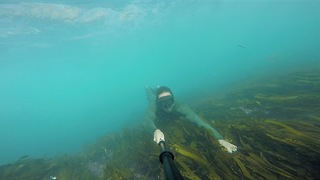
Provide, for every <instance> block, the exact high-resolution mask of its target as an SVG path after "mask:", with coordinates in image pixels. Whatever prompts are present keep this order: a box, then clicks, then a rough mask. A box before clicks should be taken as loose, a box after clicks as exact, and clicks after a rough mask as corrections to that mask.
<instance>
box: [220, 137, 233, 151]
mask: <svg viewBox="0 0 320 180" xmlns="http://www.w3.org/2000/svg"><path fill="white" fill-rule="evenodd" d="M219 143H220V144H221V145H222V146H223V147H225V148H226V149H227V151H228V152H229V153H233V152H236V151H237V146H235V145H233V144H231V143H229V142H228V141H226V140H223V139H220V140H219Z"/></svg>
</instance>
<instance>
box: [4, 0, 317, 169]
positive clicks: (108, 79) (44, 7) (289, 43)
mask: <svg viewBox="0 0 320 180" xmlns="http://www.w3.org/2000/svg"><path fill="white" fill-rule="evenodd" d="M52 2H54V3H52ZM319 9H320V1H317V0H310V1H309V0H292V1H289V0H261V1H257V0H239V1H238V0H234V1H233V0H132V1H129V0H126V1H124V0H110V1H79V2H77V1H71V0H67V1H47V0H46V1H24V2H21V1H16V0H11V1H1V2H0V147H1V148H0V164H5V163H9V162H14V161H15V160H17V159H19V157H21V156H24V155H29V156H31V157H42V156H53V155H57V154H63V153H72V152H76V151H79V150H80V149H81V148H82V146H84V145H85V144H86V143H90V141H93V140H95V139H96V138H97V137H99V136H102V135H105V134H108V133H111V132H115V131H119V130H121V129H123V128H128V127H131V126H135V125H139V124H141V123H142V122H143V119H144V113H145V111H146V108H147V99H146V96H145V92H144V86H146V85H148V86H151V87H155V86H157V85H167V86H169V87H171V89H172V90H173V93H174V94H175V96H176V97H177V98H178V99H181V100H185V101H187V102H188V103H192V100H193V99H195V98H201V96H200V95H203V94H209V93H213V92H215V93H216V94H217V95H218V94H219V93H221V92H223V91H225V90H227V88H228V87H230V86H231V85H232V84H237V83H239V82H241V81H242V80H245V79H247V78H250V77H256V76H268V75H271V74H274V73H279V72H284V71H288V70H290V69H293V68H299V67H303V66H304V65H310V64H312V65H314V66H319V65H320V38H319V32H320V11H319ZM202 98H205V97H202ZM150 139H152V137H150Z"/></svg>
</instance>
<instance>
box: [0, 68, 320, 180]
mask: <svg viewBox="0 0 320 180" xmlns="http://www.w3.org/2000/svg"><path fill="white" fill-rule="evenodd" d="M319 92H320V70H319V69H317V68H310V69H304V70H299V71H296V72H290V73H289V72H286V73H282V74H275V75H273V76H271V77H264V78H259V79H252V80H248V82H242V85H241V86H236V87H235V88H232V89H230V91H229V92H227V93H225V94H224V96H223V97H219V98H213V99H207V100H205V101H203V100H202V101H199V102H195V103H194V104H192V107H193V109H194V110H195V111H196V112H197V113H198V114H199V115H200V116H201V118H203V120H204V121H206V122H207V123H209V124H210V125H212V126H213V127H215V128H216V129H217V130H218V131H219V132H220V133H221V134H222V135H223V136H224V138H225V139H227V140H228V141H229V142H232V143H233V144H235V145H237V146H238V151H237V152H235V153H233V154H229V153H227V152H226V151H225V150H224V149H223V148H222V147H221V146H220V145H219V143H218V142H217V140H216V139H215V138H214V137H213V135H212V134H211V132H210V131H208V130H206V129H204V128H199V127H197V126H196V125H195V124H193V123H191V122H189V121H188V120H187V119H185V118H180V119H177V120H175V121H169V122H166V123H159V124H158V126H159V127H160V128H161V130H163V132H164V133H165V136H166V144H167V147H168V149H169V150H170V151H171V152H173V154H174V155H175V164H176V166H177V167H178V169H179V170H180V172H181V174H182V175H183V176H184V177H185V178H186V179H319V178H320V174H319V172H318V170H319V169H320V162H319V159H320V140H319V133H320V93H319ZM159 153H160V147H159V146H157V145H156V144H155V143H154V142H153V141H152V134H150V133H147V132H145V131H144V130H143V129H142V128H139V127H137V128H128V129H124V130H123V131H121V132H118V133H113V134H108V135H106V136H103V137H100V138H98V139H97V140H96V141H94V142H92V143H91V144H88V145H87V146H86V147H85V148H84V150H83V151H82V152H81V153H78V154H73V155H63V156H59V157H54V158H38V159H32V158H29V157H27V156H24V157H22V158H21V159H19V160H18V161H17V162H15V163H12V164H7V165H2V166H0V179H48V178H49V177H50V176H55V177H57V179H164V172H163V169H162V165H161V164H160V162H159V159H158V158H159V157H158V156H159Z"/></svg>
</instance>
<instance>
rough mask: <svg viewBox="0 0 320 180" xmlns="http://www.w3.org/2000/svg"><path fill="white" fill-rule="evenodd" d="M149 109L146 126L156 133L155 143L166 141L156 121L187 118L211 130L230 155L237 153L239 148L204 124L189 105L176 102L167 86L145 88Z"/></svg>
mask: <svg viewBox="0 0 320 180" xmlns="http://www.w3.org/2000/svg"><path fill="white" fill-rule="evenodd" d="M145 90H146V93H147V97H148V101H149V107H148V111H147V114H146V126H147V128H148V130H152V131H153V132H154V139H153V140H154V141H155V142H156V143H157V144H159V142H160V141H164V136H163V133H162V132H161V130H160V129H159V128H157V127H156V125H155V121H156V120H161V121H168V120H172V119H176V118H178V117H181V116H185V117H186V118H187V119H188V120H189V121H191V122H194V123H196V124H197V125H198V126H199V127H201V126H202V127H204V128H206V129H208V130H210V131H211V132H212V133H213V135H214V137H215V138H216V139H217V140H218V142H219V143H220V144H221V145H222V146H223V147H225V148H226V149H227V151H228V152H229V153H233V152H235V151H237V146H235V145H233V144H231V143H229V142H227V141H226V140H224V139H223V137H222V136H221V135H220V133H219V132H218V131H217V130H215V129H214V128H213V127H212V126H210V125H209V124H207V123H206V122H204V121H203V120H202V119H201V118H200V117H199V116H198V115H197V114H196V113H195V112H193V111H192V110H191V109H190V108H189V106H188V105H186V104H185V103H181V102H178V101H175V100H174V96H173V94H172V91H171V89H169V88H168V87H166V86H158V87H157V89H151V88H149V87H147V86H146V87H145Z"/></svg>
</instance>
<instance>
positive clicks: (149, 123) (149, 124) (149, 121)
mask: <svg viewBox="0 0 320 180" xmlns="http://www.w3.org/2000/svg"><path fill="white" fill-rule="evenodd" d="M145 119H146V121H145V127H146V129H147V131H148V132H152V133H153V132H154V131H155V130H156V129H158V128H157V127H156V125H155V124H154V121H155V119H156V114H155V105H154V104H150V105H149V107H148V111H147V113H146V116H145Z"/></svg>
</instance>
